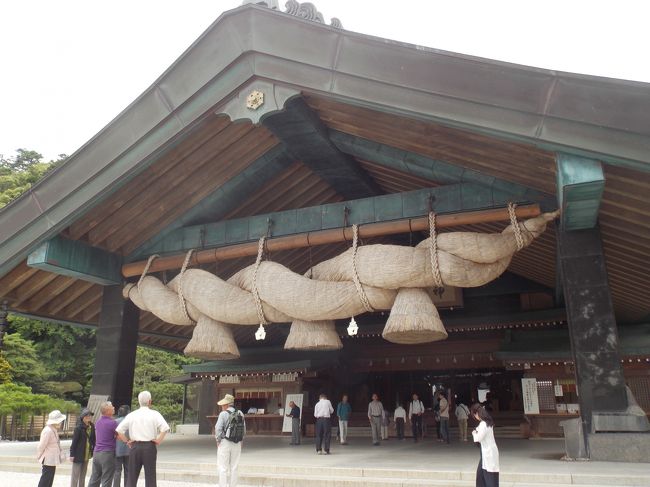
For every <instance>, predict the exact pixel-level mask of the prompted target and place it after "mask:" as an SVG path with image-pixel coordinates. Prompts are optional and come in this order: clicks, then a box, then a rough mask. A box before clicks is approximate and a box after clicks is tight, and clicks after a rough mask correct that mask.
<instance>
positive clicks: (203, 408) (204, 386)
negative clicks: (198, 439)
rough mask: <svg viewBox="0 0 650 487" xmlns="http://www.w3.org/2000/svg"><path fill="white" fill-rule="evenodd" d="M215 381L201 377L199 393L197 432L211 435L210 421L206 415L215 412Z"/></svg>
mask: <svg viewBox="0 0 650 487" xmlns="http://www.w3.org/2000/svg"><path fill="white" fill-rule="evenodd" d="M215 392H216V381H214V380H211V379H203V380H202V381H201V392H200V395H199V434H200V435H211V434H212V423H210V420H209V419H208V418H207V416H212V415H214V414H216V413H218V412H217V411H216V409H215V408H216V407H217V406H216V404H217V401H216V398H215Z"/></svg>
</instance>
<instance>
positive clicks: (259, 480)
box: [0, 457, 650, 487]
mask: <svg viewBox="0 0 650 487" xmlns="http://www.w3.org/2000/svg"><path fill="white" fill-rule="evenodd" d="M14 459H15V460H17V461H12V460H14ZM26 460H28V461H26ZM324 460H325V459H324ZM187 467H188V466H187V464H185V463H171V462H159V463H158V468H157V472H158V479H159V480H168V481H179V482H180V481H183V482H194V483H197V484H213V485H214V484H216V483H217V481H218V479H217V474H216V465H214V464H197V465H193V466H192V470H187ZM239 470H240V483H241V484H245V485H250V486H262V485H263V486H272V487H297V486H301V487H302V486H305V485H309V486H310V487H333V486H345V487H364V486H368V487H389V486H390V487H408V486H413V485H415V486H418V485H422V486H424V485H431V486H438V485H445V486H448V487H465V486H472V485H474V476H475V472H473V471H435V470H393V469H377V468H334V467H333V468H330V467H326V466H323V467H314V466H308V467H307V466H305V467H300V466H293V467H291V466H281V465H271V466H269V465H242V466H241V467H240V469H239ZM0 471H5V472H19V473H40V465H38V464H37V463H36V462H35V461H34V459H33V458H29V457H4V458H3V457H0ZM70 472H71V466H70V464H69V463H68V464H64V465H61V466H59V467H57V473H58V474H60V475H70ZM549 484H551V485H553V487H569V486H574V487H575V486H576V485H580V486H581V487H592V486H603V485H609V486H621V487H622V486H626V487H627V486H629V487H632V486H642V487H647V486H650V478H649V477H648V476H639V475H628V476H625V477H622V476H620V475H617V476H612V475H593V474H575V473H574V474H553V473H547V474H534V473H524V472H519V473H516V472H502V473H501V475H500V485H501V486H502V487H503V486H511V487H525V486H529V487H542V486H547V485H549Z"/></svg>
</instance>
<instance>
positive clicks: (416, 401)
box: [409, 394, 424, 443]
mask: <svg viewBox="0 0 650 487" xmlns="http://www.w3.org/2000/svg"><path fill="white" fill-rule="evenodd" d="M423 415H424V404H422V401H420V398H419V397H418V395H417V394H413V400H412V401H411V403H410V404H409V421H410V423H411V429H412V430H413V441H415V442H416V443H417V441H418V437H420V438H421V437H422V416H423Z"/></svg>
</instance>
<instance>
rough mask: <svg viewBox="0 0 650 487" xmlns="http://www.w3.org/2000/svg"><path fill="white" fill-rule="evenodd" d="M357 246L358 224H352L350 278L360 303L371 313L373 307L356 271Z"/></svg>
mask: <svg viewBox="0 0 650 487" xmlns="http://www.w3.org/2000/svg"><path fill="white" fill-rule="evenodd" d="M358 246H359V225H357V224H354V225H352V280H353V281H354V286H355V287H356V288H357V294H358V295H359V299H360V300H361V304H363V307H364V308H365V310H366V311H367V312H368V313H372V312H373V311H374V308H373V307H372V306H371V305H370V301H369V300H368V296H366V292H365V291H364V289H363V286H362V285H361V280H360V279H359V272H358V271H357V248H358Z"/></svg>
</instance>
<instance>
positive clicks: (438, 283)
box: [429, 211, 445, 297]
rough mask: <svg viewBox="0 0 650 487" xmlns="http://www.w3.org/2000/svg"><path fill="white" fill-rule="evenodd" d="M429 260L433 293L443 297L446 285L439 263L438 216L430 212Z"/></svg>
mask: <svg viewBox="0 0 650 487" xmlns="http://www.w3.org/2000/svg"><path fill="white" fill-rule="evenodd" d="M429 258H430V259H431V273H432V274H433V292H434V293H435V294H436V295H437V296H438V297H442V293H444V292H445V285H444V283H443V282H442V276H441V275H440V263H439V261H438V237H437V234H436V214H435V213H434V212H433V211H430V212H429Z"/></svg>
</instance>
